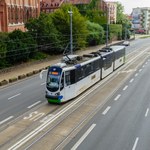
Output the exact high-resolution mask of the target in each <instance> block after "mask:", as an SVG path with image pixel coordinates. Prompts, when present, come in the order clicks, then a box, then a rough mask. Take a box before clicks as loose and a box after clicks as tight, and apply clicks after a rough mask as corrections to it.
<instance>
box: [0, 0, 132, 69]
mask: <svg viewBox="0 0 150 150" xmlns="http://www.w3.org/2000/svg"><path fill="white" fill-rule="evenodd" d="M97 5H98V4H97V1H95V0H94V1H92V2H91V3H90V4H89V5H86V7H85V5H80V6H77V7H76V6H72V5H70V4H64V5H62V6H61V8H59V9H58V10H57V11H55V12H54V13H50V14H44V13H41V14H40V16H39V18H35V19H30V20H28V22H27V23H26V24H25V27H26V28H27V32H22V31H20V30H16V31H13V32H11V33H0V69H2V68H5V67H9V66H12V65H14V64H18V63H22V62H26V61H29V60H30V59H43V58H45V57H46V56H47V54H50V55H53V54H60V53H63V52H64V50H65V49H66V50H69V47H70V46H69V43H70V15H69V14H68V11H69V10H70V9H71V10H72V12H73V16H72V33H73V34H72V35H73V50H77V49H81V48H82V47H86V46H93V45H99V44H103V43H105V40H106V36H105V33H106V32H105V31H106V24H107V12H103V11H101V10H99V8H98V7H97ZM127 20H128V19H127V17H126V16H125V15H124V14H123V6H122V5H121V4H120V3H118V4H117V23H116V24H110V25H109V37H108V38H109V40H110V41H112V40H113V39H115V40H116V39H119V40H120V39H123V38H124V31H125V27H127V28H128V29H130V23H129V21H127ZM128 38H129V36H128ZM43 52H44V53H43Z"/></svg>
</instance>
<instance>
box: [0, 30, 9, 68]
mask: <svg viewBox="0 0 150 150" xmlns="http://www.w3.org/2000/svg"><path fill="white" fill-rule="evenodd" d="M7 38H8V33H4V32H3V33H2V32H0V69H2V68H4V67H5V66H7V65H8V64H7V61H6V53H7V48H6V40H7Z"/></svg>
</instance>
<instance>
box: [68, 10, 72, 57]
mask: <svg viewBox="0 0 150 150" xmlns="http://www.w3.org/2000/svg"><path fill="white" fill-rule="evenodd" d="M68 13H69V14H70V53H71V54H73V46H72V41H73V38H72V14H73V12H72V10H70V11H68Z"/></svg>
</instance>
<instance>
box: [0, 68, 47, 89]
mask: <svg viewBox="0 0 150 150" xmlns="http://www.w3.org/2000/svg"><path fill="white" fill-rule="evenodd" d="M44 69H48V66H47V67H45V68H41V69H39V70H33V71H32V72H28V73H26V74H22V75H18V77H13V78H10V79H8V80H5V79H4V80H3V81H1V82H0V87H1V86H4V85H7V84H8V83H13V82H16V81H18V80H22V79H25V78H27V77H31V76H33V75H35V74H38V73H40V72H41V71H42V70H44Z"/></svg>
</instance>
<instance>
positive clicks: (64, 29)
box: [52, 4, 88, 49]
mask: <svg viewBox="0 0 150 150" xmlns="http://www.w3.org/2000/svg"><path fill="white" fill-rule="evenodd" d="M70 10H72V12H73V15H72V35H73V48H74V49H78V48H81V47H84V46H85V44H86V37H87V33H88V30H87V26H86V23H85V22H86V19H85V18H84V17H83V16H82V15H81V14H80V13H79V10H78V9H77V8H76V7H75V6H72V5H71V4H64V5H62V7H61V8H60V9H58V10H57V11H55V12H54V13H53V14H52V18H53V22H54V25H55V27H56V29H57V30H58V32H59V33H60V37H61V39H62V41H63V42H64V44H66V43H69V42H70V15H69V14H68V11H70ZM63 46H64V47H66V45H63Z"/></svg>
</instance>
